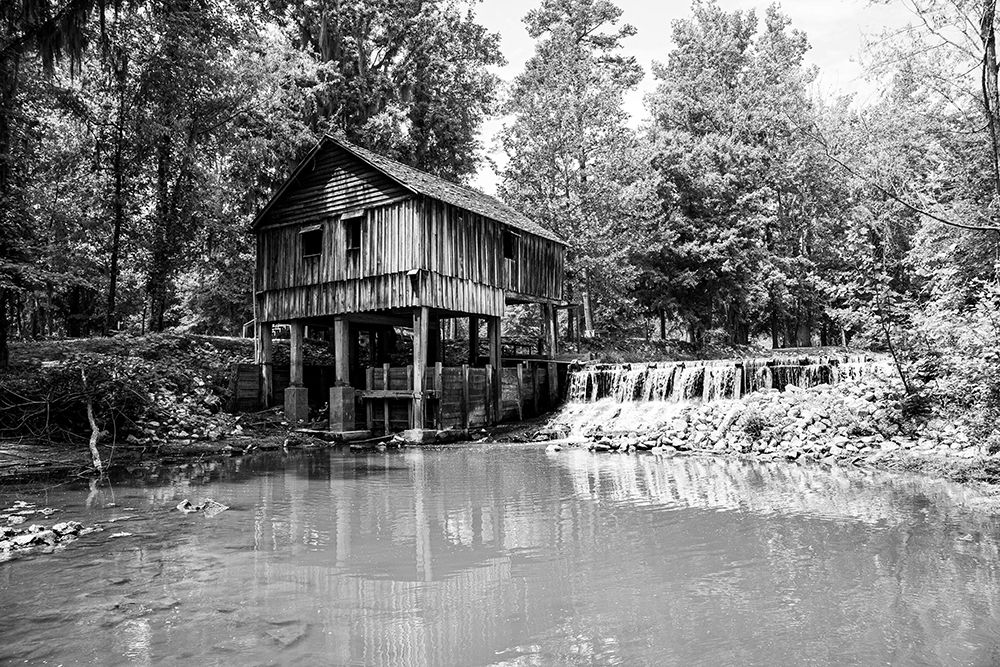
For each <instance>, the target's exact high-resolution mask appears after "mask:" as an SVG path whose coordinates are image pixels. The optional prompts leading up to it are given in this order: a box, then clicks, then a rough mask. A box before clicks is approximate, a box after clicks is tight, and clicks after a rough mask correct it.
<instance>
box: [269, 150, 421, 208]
mask: <svg viewBox="0 0 1000 667" xmlns="http://www.w3.org/2000/svg"><path fill="white" fill-rule="evenodd" d="M409 194H411V193H410V191H409V190H407V189H406V188H404V187H403V186H402V185H400V184H399V183H397V182H396V181H394V180H392V179H391V178H389V177H388V176H386V175H385V174H383V173H382V172H380V171H378V170H376V169H373V168H372V167H371V166H370V165H368V164H366V163H365V162H363V161H362V160H360V159H358V158H357V157H355V156H353V155H351V154H350V153H348V152H347V151H344V150H340V149H333V150H324V151H321V152H320V153H318V154H317V155H316V156H315V157H314V158H313V160H312V164H310V165H307V166H306V168H305V169H304V170H303V171H302V172H301V173H300V174H299V176H298V178H297V179H296V180H295V182H293V183H292V184H291V185H290V187H289V188H288V190H286V191H285V194H284V195H283V196H282V197H281V198H280V199H279V200H278V201H277V202H275V205H274V206H272V207H271V210H270V211H269V212H268V215H267V217H266V219H265V220H264V222H263V224H262V225H261V226H262V227H270V226H272V225H297V224H302V223H307V222H315V221H318V220H320V219H322V218H324V217H326V216H331V215H336V214H338V213H343V212H344V211H348V210H352V209H357V208H364V207H372V206H381V205H382V204H385V203H387V202H390V201H393V200H396V199H399V198H401V197H406V196H408V195H409Z"/></svg>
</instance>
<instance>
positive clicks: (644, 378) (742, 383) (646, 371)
mask: <svg viewBox="0 0 1000 667" xmlns="http://www.w3.org/2000/svg"><path fill="white" fill-rule="evenodd" d="M884 366H885V362H884V361H881V360H876V359H874V358H872V357H865V356H862V355H850V356H848V355H844V356H839V357H832V356H824V357H802V358H781V357H778V358H759V359H758V358H750V359H723V360H703V361H677V362H657V363H651V364H615V365H595V366H588V367H585V368H583V369H581V370H578V371H574V372H573V373H571V374H570V378H569V402H570V403H594V402H597V401H601V400H604V399H609V400H610V401H611V402H613V403H633V402H640V403H685V402H689V401H715V400H725V399H737V398H740V397H741V396H743V395H745V394H750V393H753V392H756V391H763V390H767V389H777V390H783V389H785V388H786V387H787V386H789V385H795V386H797V387H802V388H806V387H815V386H817V385H821V384H835V383H837V382H840V381H843V380H859V379H863V378H864V377H866V376H868V375H870V374H872V373H874V372H881V369H883V367H884Z"/></svg>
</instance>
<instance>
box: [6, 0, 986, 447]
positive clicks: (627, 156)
mask: <svg viewBox="0 0 1000 667" xmlns="http://www.w3.org/2000/svg"><path fill="white" fill-rule="evenodd" d="M907 9H908V11H910V12H911V13H912V20H911V22H910V26H909V27H908V28H907V29H905V30H902V31H897V32H895V33H892V34H886V35H883V36H880V37H879V39H877V40H875V41H874V42H873V44H872V46H871V47H870V49H869V52H868V53H867V54H866V55H867V58H868V59H869V61H870V67H869V71H870V74H871V77H872V82H873V84H874V85H877V86H879V87H880V88H881V90H882V92H883V94H882V95H881V96H879V97H877V98H876V100H875V101H874V102H868V103H861V102H860V101H858V100H854V99H851V98H850V97H846V98H843V99H829V98H824V97H822V96H818V95H817V94H816V92H815V86H814V83H815V81H816V78H817V71H816V70H815V69H814V68H811V67H809V66H808V65H807V60H806V58H807V57H808V53H809V48H810V46H809V42H808V38H807V36H806V35H804V34H803V33H802V32H801V31H799V30H796V29H795V27H794V26H792V25H791V23H790V21H789V19H788V17H787V16H785V15H784V14H783V13H782V11H781V10H780V8H779V7H778V6H777V5H774V6H771V7H769V8H767V9H766V10H764V11H763V12H755V11H726V10H725V9H723V8H722V7H720V5H719V4H718V3H717V2H715V1H714V0H694V2H693V4H692V6H691V11H690V13H689V15H688V16H687V17H686V18H684V19H682V20H679V21H676V22H674V24H673V25H672V27H671V30H670V34H669V35H667V34H664V42H665V43H667V40H666V38H667V37H669V38H670V43H669V47H665V48H664V52H663V54H662V61H661V62H660V63H659V64H657V65H656V66H655V67H654V69H653V72H652V76H653V77H654V78H655V82H656V86H655V90H654V91H653V92H652V93H651V94H650V95H649V96H648V99H647V117H646V118H645V119H644V120H643V122H642V124H641V126H640V127H639V128H638V129H636V128H635V127H634V123H630V119H629V117H628V114H627V113H626V112H625V110H624V99H625V97H626V96H627V95H628V94H630V93H631V92H633V91H634V90H635V88H636V87H637V85H638V84H639V82H640V80H641V78H642V76H643V74H644V73H643V71H642V68H641V66H640V65H639V64H638V63H637V61H636V59H635V58H633V57H631V56H630V55H629V53H628V46H629V40H628V38H629V37H630V36H631V35H633V34H635V32H636V30H637V29H636V28H635V27H634V26H631V25H628V24H626V23H624V22H623V20H622V19H623V12H622V10H621V8H619V7H618V6H616V5H615V4H614V2H612V0H539V2H538V5H537V7H536V8H535V9H534V10H532V11H531V12H529V13H528V15H527V16H526V17H525V25H526V26H527V29H528V32H529V34H530V35H531V37H532V38H533V39H534V40H535V50H534V53H533V55H532V56H531V57H530V58H529V59H528V61H527V63H526V65H525V67H524V70H523V71H522V72H521V73H520V74H519V75H518V76H517V77H516V78H515V79H514V80H513V81H512V82H511V85H510V87H509V90H508V91H507V95H506V96H505V97H504V98H503V99H501V97H500V94H499V92H500V87H499V86H500V82H499V81H498V79H497V78H496V76H495V75H494V74H493V73H492V70H491V68H492V67H493V66H495V65H498V64H500V63H502V62H503V56H502V54H501V45H500V43H499V38H498V36H497V35H495V34H491V33H490V32H489V31H488V30H487V29H486V28H484V27H483V26H482V25H481V24H480V23H479V22H478V21H477V18H476V15H475V13H474V10H475V2H474V1H472V0H469V1H465V0H403V1H397V0H375V1H369V0H364V1H363V0H340V1H338V2H327V1H326V0H299V1H296V2H289V1H288V0H260V1H258V2H253V1H251V0H225V1H223V2H204V1H200V0H157V1H155V2H147V1H142V0H131V1H126V0H120V1H119V2H114V3H108V2H98V1H96V0H91V1H80V0H74V1H73V2H56V1H55V0H25V1H24V2H16V3H5V4H3V5H2V9H0V29H2V31H3V35H4V39H3V41H2V43H0V44H2V46H0V197H2V206H0V311H2V317H0V366H3V365H5V364H6V340H7V339H8V337H11V336H12V337H14V338H18V339H33V338H55V337H62V336H71V337H72V336H85V335H93V334H102V333H108V332H111V331H115V330H126V331H129V332H133V333H138V332H141V331H144V330H155V331H159V330H163V329H167V328H178V329H181V330H188V331H195V332H208V333H218V334H227V333H228V334H235V333H239V332H240V331H241V329H242V325H243V324H244V323H245V322H247V321H249V320H250V319H251V318H252V315H253V313H252V306H251V299H250V290H251V275H250V274H251V271H252V261H251V260H252V247H251V245H250V243H249V239H248V237H247V235H246V234H245V229H246V225H247V223H248V221H249V220H250V219H251V216H252V215H253V213H254V211H255V210H257V209H258V208H259V207H260V205H261V203H262V202H263V201H264V199H265V198H266V197H267V196H268V194H269V193H270V192H271V191H272V189H273V187H274V185H275V184H276V183H277V182H279V181H280V179H281V178H283V177H284V175H285V174H287V173H288V170H289V168H290V166H291V165H292V164H293V163H294V161H295V159H296V157H297V156H299V155H300V154H301V153H302V152H303V150H304V149H305V148H307V147H308V146H309V145H311V144H312V143H313V142H314V141H315V139H316V138H317V136H319V134H321V133H322V132H325V131H327V130H329V129H337V130H340V131H342V132H344V133H346V134H347V136H348V137H350V138H351V139H352V140H354V141H357V142H359V143H362V144H365V145H368V146H371V147H373V148H375V149H376V150H378V151H380V152H382V153H385V154H388V155H390V156H393V157H395V158H397V159H400V160H403V161H406V162H408V163H410V164H412V165H414V166H417V167H419V168H421V169H425V170H427V171H430V172H433V173H436V174H439V175H442V176H444V177H446V178H450V179H454V180H462V179H466V178H468V177H469V176H471V175H472V174H474V173H476V171H477V170H478V169H479V167H480V161H481V157H482V155H481V149H482V145H481V141H480V132H481V126H482V123H483V121H484V120H485V119H486V118H488V117H490V116H491V115H492V114H495V113H502V114H503V117H504V120H505V125H504V129H503V130H502V132H501V134H500V137H499V139H500V144H501V146H502V149H503V151H504V152H505V154H506V158H507V162H506V165H505V168H504V170H503V172H502V174H501V182H500V187H499V190H500V195H501V196H502V197H504V198H505V199H507V200H508V201H509V202H510V203H511V204H513V205H515V206H516V207H518V208H520V209H522V210H524V211H526V212H529V213H530V214H531V215H532V216H533V217H535V218H537V220H538V221H539V222H541V223H542V224H544V225H546V226H548V227H549V228H551V229H553V230H554V231H557V232H558V233H560V234H562V235H563V236H564V237H565V238H566V239H567V240H568V242H569V243H570V247H569V257H568V266H567V271H568V273H567V293H566V298H567V300H568V301H571V302H573V303H575V304H578V305H579V308H578V309H572V310H571V311H570V312H571V314H573V315H574V316H573V317H570V318H569V320H568V324H567V325H566V326H567V331H565V332H564V333H565V334H568V335H569V336H570V337H571V338H579V337H580V336H583V337H590V336H593V335H595V334H596V335H597V336H602V337H604V338H603V340H602V343H607V341H608V340H610V339H616V340H617V341H619V342H620V341H628V339H629V338H635V337H645V338H648V337H649V336H650V334H651V333H652V331H654V330H655V328H656V327H655V323H656V321H657V320H659V330H660V331H659V333H660V337H661V338H668V337H680V338H684V339H685V341H686V342H685V344H686V345H689V346H692V349H694V350H705V349H715V348H717V347H718V346H720V345H728V346H740V345H746V344H755V343H756V344H763V345H765V346H772V347H775V348H780V347H796V346H811V345H830V344H854V345H858V346H863V347H874V348H879V349H885V350H888V351H891V352H893V353H894V354H895V356H896V359H897V362H898V366H899V369H900V372H901V375H902V376H903V378H904V381H905V383H906V388H907V391H908V393H909V394H911V395H913V396H921V397H923V399H925V402H926V400H930V399H934V400H938V401H939V404H940V405H941V406H945V407H947V408H949V409H951V408H953V409H954V410H956V411H963V412H967V413H975V414H976V415H978V418H979V421H980V422H981V427H982V428H983V429H984V430H987V429H988V426H989V424H990V423H992V422H995V421H996V419H997V418H998V417H1000V382H998V380H997V379H996V378H998V377H1000V372H998V371H1000V335H998V333H997V332H998V326H1000V325H998V322H997V312H998V309H1000V296H998V287H997V284H998V283H997V270H998V269H997V267H998V261H1000V210H998V207H1000V86H998V83H997V59H996V45H995V30H996V22H997V18H996V11H995V1H994V0H986V2H983V1H982V0H947V1H945V0H914V2H911V3H908V4H907ZM648 29H658V28H654V27H651V28H648ZM518 312H521V311H518ZM529 317H530V315H529ZM651 325H652V326H651ZM8 329H9V330H10V331H8ZM511 330H518V328H517V327H516V326H515V327H513V328H512V329H511ZM622 345H624V347H628V345H629V343H627V342H626V343H624V344H622ZM622 345H618V344H616V345H610V346H608V347H609V349H610V348H616V347H620V348H622V349H624V347H623V346H622ZM695 353H697V352H695ZM95 378H96V376H95ZM921 405H923V403H921V401H920V400H914V401H911V402H910V403H907V404H906V409H912V410H920V409H922V408H921Z"/></svg>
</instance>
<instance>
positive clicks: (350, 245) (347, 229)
mask: <svg viewBox="0 0 1000 667" xmlns="http://www.w3.org/2000/svg"><path fill="white" fill-rule="evenodd" d="M361 220H362V217H361V216H360V215H359V216H356V217H353V218H345V219H344V235H345V236H346V239H347V249H348V250H361Z"/></svg>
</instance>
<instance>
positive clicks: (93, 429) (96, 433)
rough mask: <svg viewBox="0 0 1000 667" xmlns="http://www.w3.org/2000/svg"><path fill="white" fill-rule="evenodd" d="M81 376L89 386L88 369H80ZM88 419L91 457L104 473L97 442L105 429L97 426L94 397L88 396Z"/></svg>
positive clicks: (84, 383)
mask: <svg viewBox="0 0 1000 667" xmlns="http://www.w3.org/2000/svg"><path fill="white" fill-rule="evenodd" d="M80 377H81V378H82V379H83V386H84V387H86V386H87V371H85V370H83V369H82V368H81V369H80ZM87 421H88V422H89V423H90V457H91V458H92V459H93V460H94V467H95V468H97V472H99V473H101V474H103V473H104V464H103V463H102V462H101V453H100V452H99V451H98V450H97V443H98V441H99V440H100V439H101V435H103V433H104V432H103V431H101V429H100V428H99V427H98V426H97V420H96V419H94V399H93V398H91V397H90V396H87Z"/></svg>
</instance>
